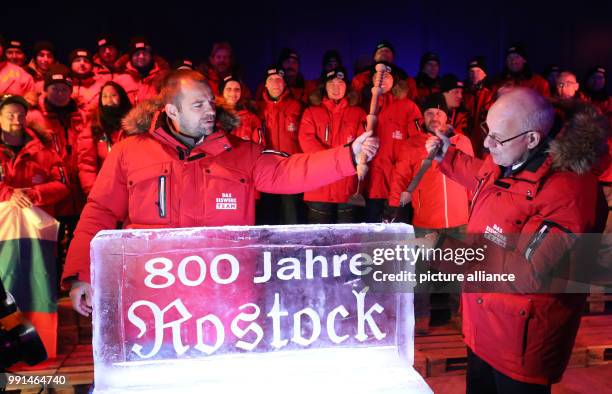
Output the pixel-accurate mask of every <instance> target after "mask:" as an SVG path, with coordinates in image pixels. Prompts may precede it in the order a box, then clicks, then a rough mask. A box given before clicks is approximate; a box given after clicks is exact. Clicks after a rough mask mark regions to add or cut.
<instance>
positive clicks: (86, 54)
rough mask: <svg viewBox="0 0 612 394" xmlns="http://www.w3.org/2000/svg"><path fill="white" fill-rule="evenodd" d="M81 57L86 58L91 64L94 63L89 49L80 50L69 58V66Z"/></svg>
mask: <svg viewBox="0 0 612 394" xmlns="http://www.w3.org/2000/svg"><path fill="white" fill-rule="evenodd" d="M79 57H84V58H85V59H87V60H88V61H89V62H90V63H93V60H92V57H91V53H89V51H88V50H87V49H83V48H78V49H75V50H73V51H72V52H70V56H68V64H72V63H73V62H74V61H75V60H76V59H77V58H79Z"/></svg>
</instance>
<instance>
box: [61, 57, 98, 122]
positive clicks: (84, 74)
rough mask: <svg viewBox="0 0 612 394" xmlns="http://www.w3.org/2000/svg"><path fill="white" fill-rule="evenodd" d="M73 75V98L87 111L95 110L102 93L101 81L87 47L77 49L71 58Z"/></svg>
mask: <svg viewBox="0 0 612 394" xmlns="http://www.w3.org/2000/svg"><path fill="white" fill-rule="evenodd" d="M69 63H70V69H71V73H70V75H71V77H72V98H74V100H75V101H76V103H77V105H78V107H79V108H80V109H82V110H84V111H86V112H89V111H91V110H93V107H94V106H95V103H96V101H97V99H98V95H99V94H100V86H101V85H102V83H101V81H98V80H96V78H95V75H94V72H93V60H92V57H91V54H90V53H89V51H88V50H87V49H75V50H74V51H72V53H71V54H70V58H69Z"/></svg>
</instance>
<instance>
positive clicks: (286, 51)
mask: <svg viewBox="0 0 612 394" xmlns="http://www.w3.org/2000/svg"><path fill="white" fill-rule="evenodd" d="M289 58H294V59H295V60H297V61H298V63H299V61H300V57H299V56H298V54H297V52H296V51H294V50H293V49H291V48H283V49H281V51H280V55H279V56H278V62H277V63H278V64H283V62H284V61H285V60H287V59H289Z"/></svg>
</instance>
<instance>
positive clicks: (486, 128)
mask: <svg viewBox="0 0 612 394" xmlns="http://www.w3.org/2000/svg"><path fill="white" fill-rule="evenodd" d="M480 128H481V129H482V133H483V137H484V138H485V139H486V138H487V137H488V138H490V139H491V141H493V143H494V144H495V145H496V146H503V145H504V144H505V143H506V142H510V141H512V140H513V139H516V138H518V137H521V136H523V135H525V134H527V133H532V132H535V131H537V130H527V131H523V132H522V133H520V134H517V135H515V136H514V137H510V138H506V139H505V140H501V141H500V140H498V139H497V138H495V137H493V136H492V135H490V134H489V125H488V124H487V122H486V121H484V122H482V123H481V124H480Z"/></svg>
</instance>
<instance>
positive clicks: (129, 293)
mask: <svg viewBox="0 0 612 394" xmlns="http://www.w3.org/2000/svg"><path fill="white" fill-rule="evenodd" d="M411 239H414V235H413V229H412V227H411V226H409V225H405V224H358V225H308V226H301V225H299V226H262V227H208V228H189V229H156V230H116V231H103V232H100V233H99V234H98V235H97V236H96V237H95V238H94V240H93V241H92V248H91V257H92V263H91V264H92V267H91V268H92V286H93V291H94V297H93V307H94V310H93V347H94V379H95V392H96V393H119V392H147V393H152V392H169V391H172V392H178V391H180V392H194V393H195V392H199V393H201V392H231V393H233V392H242V391H244V392H251V393H253V392H255V393H257V392H262V393H264V392H265V393H281V392H282V393H286V392H294V393H302V392H303V393H307V392H308V393H312V392H315V391H316V392H353V393H430V392H431V391H430V389H429V388H428V387H427V385H426V384H425V382H424V381H423V379H422V378H421V377H420V375H418V373H416V372H415V371H414V369H413V368H412V365H413V348H414V343H413V328H414V316H413V297H412V294H411V293H409V292H394V291H379V290H377V289H375V288H374V287H372V286H371V273H372V271H373V270H375V269H377V268H378V265H377V264H378V263H377V262H376V261H377V259H373V257H372V256H374V255H378V256H380V255H381V254H380V251H381V250H392V249H393V248H396V246H397V245H400V244H405V243H406V242H409V241H410V240H411ZM377 251H378V253H377ZM386 263H390V264H399V262H394V261H387V262H386ZM404 263H405V262H404ZM404 268H405V269H408V270H410V269H412V270H413V266H412V265H410V264H405V267H404Z"/></svg>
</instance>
